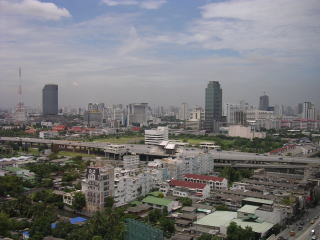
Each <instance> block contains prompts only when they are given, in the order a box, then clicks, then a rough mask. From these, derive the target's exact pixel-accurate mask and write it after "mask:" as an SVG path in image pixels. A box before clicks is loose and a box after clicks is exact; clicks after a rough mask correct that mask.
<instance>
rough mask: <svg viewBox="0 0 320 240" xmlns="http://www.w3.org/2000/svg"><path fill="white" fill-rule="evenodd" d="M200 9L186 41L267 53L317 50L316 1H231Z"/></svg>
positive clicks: (319, 25)
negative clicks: (199, 14)
mask: <svg viewBox="0 0 320 240" xmlns="http://www.w3.org/2000/svg"><path fill="white" fill-rule="evenodd" d="M200 9H201V16H202V17H201V18H200V19H198V20H196V21H194V23H193V24H192V26H191V27H190V29H189V33H191V34H189V35H187V36H185V40H186V43H198V44H201V45H202V46H203V47H204V48H207V49H224V48H228V49H234V50H236V51H251V50H252V51H256V50H259V49H260V50H261V49H264V50H269V54H272V51H278V53H286V54H288V52H291V54H292V53H293V54H294V52H293V51H297V52H296V53H298V54H301V52H300V51H304V52H306V51H311V52H312V51H314V50H316V51H319V50H320V34H319V29H320V21H319V11H320V1H319V0H304V1H301V0H231V1H226V2H218V3H210V4H207V5H205V6H203V7H201V8H200Z"/></svg>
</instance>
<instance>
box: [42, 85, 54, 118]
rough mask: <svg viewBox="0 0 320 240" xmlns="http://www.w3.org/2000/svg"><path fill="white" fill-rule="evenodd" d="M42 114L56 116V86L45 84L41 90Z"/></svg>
mask: <svg viewBox="0 0 320 240" xmlns="http://www.w3.org/2000/svg"><path fill="white" fill-rule="evenodd" d="M42 114H43V115H57V114H58V85H56V84H46V85H45V86H44V87H43V89H42Z"/></svg>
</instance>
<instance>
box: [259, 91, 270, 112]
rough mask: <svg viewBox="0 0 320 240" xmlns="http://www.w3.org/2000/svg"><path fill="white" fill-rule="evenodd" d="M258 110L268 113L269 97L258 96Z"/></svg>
mask: <svg viewBox="0 0 320 240" xmlns="http://www.w3.org/2000/svg"><path fill="white" fill-rule="evenodd" d="M259 110H262V111H268V110H269V96H268V95H266V94H265V95H263V96H260V99H259Z"/></svg>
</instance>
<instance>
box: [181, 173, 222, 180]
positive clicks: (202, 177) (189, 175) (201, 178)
mask: <svg viewBox="0 0 320 240" xmlns="http://www.w3.org/2000/svg"><path fill="white" fill-rule="evenodd" d="M184 177H185V178H192V179H199V180H204V181H214V182H222V181H223V180H224V178H223V177H216V176H206V175H198V174H185V175H184Z"/></svg>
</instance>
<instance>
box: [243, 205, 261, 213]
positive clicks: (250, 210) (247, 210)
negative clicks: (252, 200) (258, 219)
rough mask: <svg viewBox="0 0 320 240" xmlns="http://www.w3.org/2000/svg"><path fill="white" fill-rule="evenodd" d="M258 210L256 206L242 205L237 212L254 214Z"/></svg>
mask: <svg viewBox="0 0 320 240" xmlns="http://www.w3.org/2000/svg"><path fill="white" fill-rule="evenodd" d="M258 208H259V207H258V206H253V205H244V206H243V207H242V208H240V209H238V212H243V213H250V214H255V212H256V210H257V209H258Z"/></svg>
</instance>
